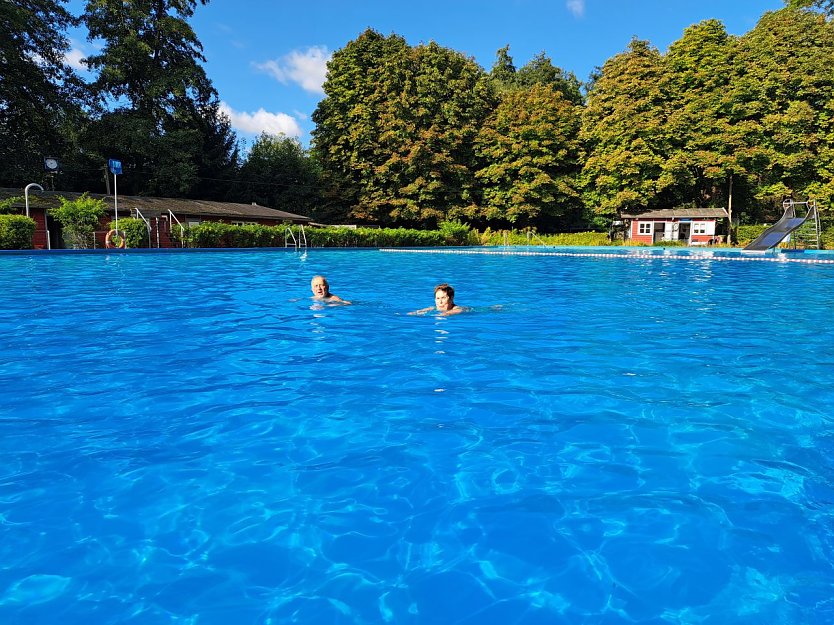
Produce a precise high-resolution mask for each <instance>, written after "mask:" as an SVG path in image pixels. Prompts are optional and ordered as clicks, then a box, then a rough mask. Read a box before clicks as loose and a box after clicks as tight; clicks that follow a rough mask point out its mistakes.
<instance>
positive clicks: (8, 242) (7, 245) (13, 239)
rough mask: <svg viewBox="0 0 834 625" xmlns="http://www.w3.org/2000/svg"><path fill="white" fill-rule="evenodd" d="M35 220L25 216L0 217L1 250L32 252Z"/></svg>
mask: <svg viewBox="0 0 834 625" xmlns="http://www.w3.org/2000/svg"><path fill="white" fill-rule="evenodd" d="M34 234H35V220H34V219H32V218H31V217H26V216H24V215H0V250H31V249H32V237H33V236H34Z"/></svg>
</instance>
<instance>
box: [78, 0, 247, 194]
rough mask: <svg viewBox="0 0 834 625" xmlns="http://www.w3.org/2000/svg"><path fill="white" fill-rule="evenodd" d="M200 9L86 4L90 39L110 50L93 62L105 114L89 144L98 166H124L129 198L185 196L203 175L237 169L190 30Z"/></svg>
mask: <svg viewBox="0 0 834 625" xmlns="http://www.w3.org/2000/svg"><path fill="white" fill-rule="evenodd" d="M197 4H198V2H197V0H139V1H136V2H122V1H121V0H88V2H87V5H86V12H85V14H84V22H85V24H86V26H87V29H88V31H89V37H90V39H100V40H102V41H104V46H103V47H102V49H101V51H100V53H99V54H95V55H92V56H90V57H88V58H87V64H88V66H89V67H90V69H91V70H92V71H93V72H95V73H96V79H95V80H94V81H93V83H92V86H91V87H92V89H93V91H94V93H95V94H96V95H97V96H98V98H99V102H100V104H101V106H102V112H101V114H100V116H99V117H98V118H97V119H96V120H95V121H94V123H92V124H91V126H90V128H89V129H88V132H87V133H86V135H85V143H86V144H87V145H88V146H90V148H91V158H92V160H93V161H94V162H97V163H102V162H105V161H106V160H107V159H108V158H112V157H116V158H119V159H120V160H122V162H123V164H124V165H125V167H126V168H127V170H128V171H129V172H130V173H131V175H130V176H125V178H126V180H125V182H124V184H125V185H126V189H125V191H126V192H130V193H134V194H152V195H162V196H182V195H187V194H189V192H190V191H191V190H192V189H193V188H194V187H195V186H196V185H197V184H198V176H200V175H202V176H203V177H208V178H212V177H213V178H218V179H222V177H223V176H224V175H228V173H229V169H230V168H233V167H234V166H235V165H236V163H235V160H236V154H235V152H234V147H233V146H234V144H235V143H236V140H235V138H234V135H233V133H232V131H231V128H230V126H229V124H228V122H227V120H224V119H223V118H222V116H221V115H220V113H219V110H218V103H217V93H216V91H215V90H214V87H213V86H212V84H211V81H210V80H209V79H208V77H207V76H206V73H205V70H204V69H203V67H202V65H201V63H202V62H205V58H204V56H203V52H202V45H201V44H200V42H199V40H198V39H197V36H196V34H195V33H194V31H193V29H192V28H191V26H190V25H189V23H188V18H190V17H191V16H192V15H193V14H194V11H195V9H196V6H197ZM200 4H205V0H201V1H200ZM209 188H210V187H209Z"/></svg>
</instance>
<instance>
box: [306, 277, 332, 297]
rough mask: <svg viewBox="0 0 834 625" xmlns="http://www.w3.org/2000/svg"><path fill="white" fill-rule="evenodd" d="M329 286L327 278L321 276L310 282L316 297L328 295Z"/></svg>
mask: <svg viewBox="0 0 834 625" xmlns="http://www.w3.org/2000/svg"><path fill="white" fill-rule="evenodd" d="M328 288H329V287H328V285H327V280H325V279H324V278H321V277H316V278H313V281H312V282H311V283H310V289H311V290H312V291H313V295H314V296H316V297H327V293H328Z"/></svg>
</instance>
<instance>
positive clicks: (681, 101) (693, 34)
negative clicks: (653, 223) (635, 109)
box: [658, 20, 746, 206]
mask: <svg viewBox="0 0 834 625" xmlns="http://www.w3.org/2000/svg"><path fill="white" fill-rule="evenodd" d="M734 50H735V39H733V38H731V37H729V36H728V35H727V31H726V29H725V28H724V26H723V24H722V23H721V22H719V21H718V20H706V21H704V22H701V23H700V24H696V25H694V26H690V27H689V28H687V29H686V30H685V31H684V34H683V37H681V39H679V40H678V41H676V42H674V43H673V44H672V45H671V46H670V48H669V52H668V53H667V54H666V56H665V58H664V63H665V72H664V75H663V77H662V78H661V83H662V87H661V88H662V90H663V92H664V93H666V94H667V95H668V104H667V111H668V117H667V120H666V127H667V134H668V137H669V139H668V156H667V158H666V159H665V161H664V162H663V165H662V169H663V172H662V174H661V175H660V177H659V179H658V193H659V194H660V197H662V198H663V201H664V202H665V203H666V204H667V205H669V206H681V205H687V204H695V205H698V206H708V205H713V206H715V205H726V201H727V183H728V180H729V176H730V175H732V174H733V173H735V174H736V175H739V174H745V173H746V171H745V170H744V168H743V167H742V166H741V165H740V164H739V163H738V162H737V159H736V154H737V152H738V148H739V145H738V144H737V143H736V141H735V140H734V136H733V130H732V127H731V124H730V120H729V117H728V116H727V114H726V94H727V92H728V91H729V89H730V84H731V81H732V79H733V74H734V67H733V54H734Z"/></svg>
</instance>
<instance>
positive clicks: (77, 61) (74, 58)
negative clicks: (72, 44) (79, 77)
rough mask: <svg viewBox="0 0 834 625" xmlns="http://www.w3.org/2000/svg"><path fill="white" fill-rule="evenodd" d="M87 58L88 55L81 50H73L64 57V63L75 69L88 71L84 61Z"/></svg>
mask: <svg viewBox="0 0 834 625" xmlns="http://www.w3.org/2000/svg"><path fill="white" fill-rule="evenodd" d="M86 58H87V55H86V54H84V53H83V52H82V51H81V50H79V49H78V48H73V49H72V50H70V51H69V52H67V53H66V54H65V55H64V62H65V63H66V64H67V65H69V66H70V67H72V68H74V69H78V70H81V71H87V64H86V63H85V62H84V59H86Z"/></svg>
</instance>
